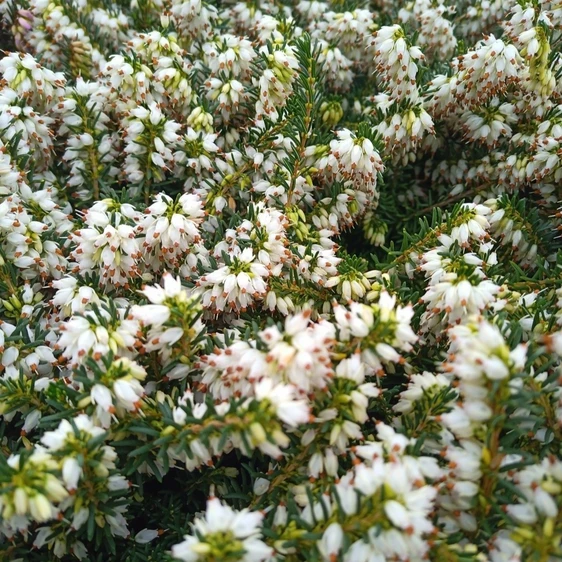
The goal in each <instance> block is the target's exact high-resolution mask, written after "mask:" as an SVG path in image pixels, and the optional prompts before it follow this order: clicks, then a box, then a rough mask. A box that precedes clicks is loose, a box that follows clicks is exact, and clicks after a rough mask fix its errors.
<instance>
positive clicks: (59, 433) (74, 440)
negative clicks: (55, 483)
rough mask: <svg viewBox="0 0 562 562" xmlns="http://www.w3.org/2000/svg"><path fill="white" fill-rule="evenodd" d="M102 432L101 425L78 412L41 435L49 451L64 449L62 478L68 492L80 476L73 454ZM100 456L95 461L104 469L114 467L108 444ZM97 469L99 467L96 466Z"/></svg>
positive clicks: (79, 469)
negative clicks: (65, 454) (72, 417)
mask: <svg viewBox="0 0 562 562" xmlns="http://www.w3.org/2000/svg"><path fill="white" fill-rule="evenodd" d="M103 434H104V430H103V429H102V428H101V427H97V426H95V425H94V424H93V422H92V420H91V419H90V418H89V417H88V416H87V415H86V414H80V415H79V416H76V417H75V418H74V419H73V420H72V424H71V423H70V422H68V421H67V420H62V421H61V422H60V424H59V426H58V428H57V429H56V430H53V431H47V432H45V433H44V434H43V437H41V443H42V444H43V445H44V446H45V447H46V449H47V450H48V451H50V452H55V451H61V450H63V451H65V452H66V453H67V456H65V457H64V458H63V460H62V480H63V482H64V485H65V487H66V489H67V490H68V491H69V492H72V491H75V490H76V488H77V487H78V483H79V481H80V479H81V478H82V474H83V469H82V467H81V466H80V463H79V462H78V460H77V459H76V457H75V456H74V455H76V454H78V452H79V451H80V448H81V447H84V446H87V443H88V441H89V440H90V439H94V438H96V437H99V436H100V435H103ZM101 450H102V457H101V458H100V459H99V460H98V461H96V462H99V463H101V464H102V465H103V466H104V467H105V468H106V469H109V468H115V464H114V462H113V461H114V460H115V458H116V454H115V451H114V450H113V449H112V448H111V447H108V446H103V447H102V448H101ZM98 471H100V474H101V469H99V468H98Z"/></svg>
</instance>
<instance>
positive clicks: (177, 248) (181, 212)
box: [137, 193, 205, 271]
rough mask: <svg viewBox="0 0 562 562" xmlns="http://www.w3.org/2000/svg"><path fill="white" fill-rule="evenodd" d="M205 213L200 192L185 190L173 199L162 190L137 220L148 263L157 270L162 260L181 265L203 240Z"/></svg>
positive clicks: (166, 262) (175, 265)
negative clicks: (193, 192)
mask: <svg viewBox="0 0 562 562" xmlns="http://www.w3.org/2000/svg"><path fill="white" fill-rule="evenodd" d="M204 216H205V213H204V211H203V209H202V204H201V200H200V199H199V197H198V196H197V195H194V194H188V193H185V194H183V195H182V196H181V197H179V198H178V199H177V200H176V201H174V200H173V199H172V198H171V197H169V196H167V195H166V194H164V193H159V194H158V195H157V196H156V198H155V202H154V203H153V204H152V205H150V207H148V208H147V209H146V211H145V213H144V215H143V216H142V217H139V221H138V226H137V232H138V233H140V234H142V235H143V236H144V239H143V241H142V247H143V249H144V251H145V252H146V254H148V256H146V254H145V262H148V263H150V264H151V266H152V269H154V270H155V271H157V270H158V269H159V268H160V267H161V266H162V262H164V264H165V265H166V267H175V268H176V267H180V265H181V260H183V259H185V258H186V255H187V254H188V253H190V250H191V248H192V246H193V244H196V243H197V242H199V241H200V239H201V233H200V231H199V227H200V225H201V223H202V222H203V218H204ZM149 256H150V257H149Z"/></svg>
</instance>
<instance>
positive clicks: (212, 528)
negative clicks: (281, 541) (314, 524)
mask: <svg viewBox="0 0 562 562" xmlns="http://www.w3.org/2000/svg"><path fill="white" fill-rule="evenodd" d="M262 518H263V514H262V513H260V512H259V511H254V512H252V511H248V510H247V509H244V510H242V511H234V510H233V509H232V508H231V507H229V506H228V505H226V504H223V503H222V502H221V501H220V500H219V499H218V498H210V499H209V500H208V501H207V509H206V511H205V515H204V517H201V516H200V517H196V519H195V521H194V522H193V524H192V532H193V534H191V535H186V536H185V540H184V541H183V542H181V543H179V544H176V545H174V546H173V547H172V556H173V558H175V559H177V560H183V561H184V562H195V561H197V560H206V559H208V558H209V557H213V558H215V559H217V560H221V559H225V557H226V556H228V557H232V556H236V558H237V559H238V560H242V561H244V562H262V561H263V562H265V561H266V560H270V559H271V556H272V555H273V551H272V549H271V547H268V546H267V545H266V544H265V543H264V542H263V541H262V540H261V525H262Z"/></svg>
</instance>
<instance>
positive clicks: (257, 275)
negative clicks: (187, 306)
mask: <svg viewBox="0 0 562 562" xmlns="http://www.w3.org/2000/svg"><path fill="white" fill-rule="evenodd" d="M269 275H270V272H269V270H268V269H267V268H266V267H265V266H264V265H263V264H261V263H260V262H259V261H257V260H256V258H255V256H254V252H253V251H252V248H245V249H244V250H242V251H238V252H235V253H234V255H233V256H232V257H231V258H230V264H229V265H223V266H222V267H219V268H218V269H216V270H215V271H213V272H211V273H209V274H206V275H204V276H202V277H200V278H199V279H198V281H197V287H198V289H197V291H196V292H197V293H199V294H201V298H202V302H203V306H204V307H209V308H213V309H215V310H219V311H221V310H237V311H240V310H246V309H247V308H248V307H250V306H252V305H253V304H254V302H255V301H256V300H258V299H260V298H263V297H264V295H265V293H266V292H267V284H266V279H267V278H268V277H269Z"/></svg>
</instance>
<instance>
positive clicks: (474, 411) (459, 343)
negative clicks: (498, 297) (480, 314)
mask: <svg viewBox="0 0 562 562" xmlns="http://www.w3.org/2000/svg"><path fill="white" fill-rule="evenodd" d="M449 339H450V341H451V346H450V349H449V353H450V359H449V361H447V362H446V363H445V364H444V365H443V371H444V372H445V373H446V374H447V376H449V377H454V379H455V382H456V384H455V387H456V389H457V390H458V393H459V401H458V402H457V404H456V405H455V406H454V408H453V410H452V411H451V412H449V413H446V414H443V415H442V416H441V420H442V421H443V423H444V425H445V426H446V427H448V428H449V429H450V430H451V431H452V432H453V433H454V434H455V435H457V436H458V437H459V438H468V437H471V436H472V435H473V433H474V431H475V429H476V428H478V427H479V426H480V425H481V424H482V423H485V422H487V421H488V420H489V419H490V418H492V416H493V404H492V403H491V402H490V400H491V396H490V389H491V387H492V385H493V384H495V383H497V382H500V381H505V382H506V383H507V384H508V385H509V381H510V379H511V378H512V377H514V376H515V375H517V373H518V372H519V371H521V370H522V369H523V368H524V365H525V360H526V354H527V348H526V346H525V345H524V344H520V345H519V346H517V347H516V348H515V349H513V350H510V348H509V347H508V346H507V344H506V342H505V340H504V338H503V336H502V334H501V332H500V331H499V329H498V328H497V327H496V326H494V325H493V324H490V323H489V322H487V321H485V320H483V319H478V318H476V319H473V320H471V321H469V323H468V324H466V325H459V326H455V327H453V328H451V329H450V331H449ZM516 391H517V390H516V387H515V386H513V387H512V388H511V392H516Z"/></svg>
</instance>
